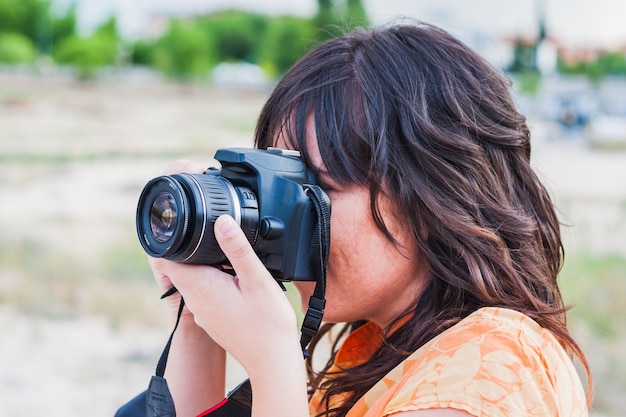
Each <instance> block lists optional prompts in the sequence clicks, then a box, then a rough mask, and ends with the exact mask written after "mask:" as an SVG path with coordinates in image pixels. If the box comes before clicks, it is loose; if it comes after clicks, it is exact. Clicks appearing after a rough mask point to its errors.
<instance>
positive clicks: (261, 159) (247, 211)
mask: <svg viewBox="0 0 626 417" xmlns="http://www.w3.org/2000/svg"><path fill="white" fill-rule="evenodd" d="M215 159H216V160H217V161H219V162H220V164H221V168H209V169H207V170H206V172H205V173H204V174H185V173H182V174H174V175H165V176H160V177H156V178H154V179H152V180H150V181H149V182H148V183H147V184H146V186H145V187H144V189H143V191H142V193H141V196H140V198H139V203H138V205H137V217H136V226H137V234H138V237H139V241H140V242H141V245H142V246H143V249H144V250H145V251H146V252H147V253H148V254H149V255H150V256H152V257H161V258H165V259H169V260H172V261H176V262H182V263H189V264H204V265H214V266H217V267H220V268H222V269H228V268H229V267H230V265H229V262H228V259H227V258H226V256H225V255H224V253H223V252H222V250H221V249H220V247H219V245H218V243H217V241H216V240H215V235H214V232H213V225H214V223H215V220H216V219H217V218H218V217H219V216H220V215H222V214H229V215H230V216H232V217H233V218H234V219H235V221H236V222H237V223H238V224H239V226H240V227H241V229H242V230H243V231H244V232H245V234H246V236H247V238H248V241H249V242H250V245H252V248H253V249H254V251H255V253H256V254H257V255H258V256H259V258H260V259H261V261H262V262H263V264H264V265H265V267H266V268H267V269H268V270H269V271H270V273H271V274H272V276H273V277H274V278H275V279H277V280H278V281H315V279H316V278H315V274H314V271H315V265H314V262H315V261H316V260H315V259H314V258H315V253H316V248H319V245H320V242H319V237H318V236H319V233H318V230H319V229H318V228H319V227H320V226H319V225H318V217H317V214H316V210H315V207H314V205H313V202H312V201H311V198H310V196H309V194H308V193H307V188H308V187H310V186H311V185H314V184H315V183H316V182H315V175H314V173H313V172H312V171H311V170H308V169H307V168H306V166H305V164H304V163H303V161H302V160H301V159H300V154H299V152H297V151H290V150H283V149H278V148H268V149H267V150H262V149H252V148H224V149H219V150H218V151H217V152H216V153H215ZM322 194H323V197H324V199H325V202H326V203H327V204H328V206H329V207H330V202H329V199H328V196H327V195H326V194H325V193H322ZM317 252H319V250H318V251H317Z"/></svg>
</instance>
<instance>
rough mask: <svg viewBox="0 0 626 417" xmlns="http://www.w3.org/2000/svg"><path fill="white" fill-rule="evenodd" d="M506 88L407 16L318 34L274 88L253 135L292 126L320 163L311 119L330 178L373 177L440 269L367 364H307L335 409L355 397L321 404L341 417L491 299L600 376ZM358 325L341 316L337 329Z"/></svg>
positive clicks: (471, 56)
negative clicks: (569, 300)
mask: <svg viewBox="0 0 626 417" xmlns="http://www.w3.org/2000/svg"><path fill="white" fill-rule="evenodd" d="M509 88H510V82H509V80H508V79H507V78H506V77H505V76H503V75H502V74H501V73H499V72H498V71H497V70H495V69H494V68H493V67H492V66H491V65H489V64H488V63H487V62H486V61H485V60H484V59H482V58H481V57H480V56H479V55H477V54H476V53H475V52H473V51H472V50H471V49H470V48H468V47H467V46H466V45H464V44H463V43H462V42H460V41H459V40H457V39H456V38H454V37H453V36H451V35H450V34H448V33H447V32H445V31H444V30H442V29H439V28H437V27H434V26H431V25H427V24H422V23H415V22H410V23H406V22H400V23H395V24H389V25H386V26H382V27H379V28H376V29H373V30H369V31H365V30H362V29H357V30H356V31H354V32H353V33H350V34H347V35H345V36H343V37H340V38H336V39H331V40H329V41H326V42H325V43H323V44H320V45H318V46H317V47H315V48H313V49H312V50H311V51H310V52H309V53H308V54H307V55H306V56H304V57H303V58H302V59H301V60H300V61H298V62H297V63H296V64H295V65H294V66H293V67H292V68H291V69H290V70H289V71H288V72H287V73H286V74H285V76H284V77H283V78H282V80H281V81H280V82H279V83H278V85H277V86H276V88H275V89H274V91H273V93H272V94H271V96H270V97H269V99H268V101H267V103H266V104H265V106H264V108H263V110H262V112H261V115H260V118H259V121H258V124H257V129H256V134H255V142H256V146H257V147H259V148H266V147H268V146H274V144H275V141H276V138H277V137H278V136H279V135H283V137H286V138H287V140H288V141H289V142H290V143H291V145H292V146H293V147H294V148H295V149H298V150H300V152H301V154H302V156H303V159H304V160H305V162H306V163H307V164H308V165H309V166H311V162H310V156H309V150H308V149H307V143H306V129H307V122H308V121H309V120H311V119H310V118H311V117H312V120H313V121H314V123H315V129H316V135H317V144H318V146H319V150H320V153H321V156H322V159H323V163H324V165H325V168H326V170H327V171H328V173H329V174H330V176H331V177H332V178H333V180H334V181H336V182H337V183H341V184H358V185H364V186H367V187H369V191H370V207H371V211H372V215H373V217H374V219H375V221H376V224H377V226H378V227H379V228H380V230H381V231H383V232H384V233H385V234H386V236H387V238H388V239H390V240H391V241H392V242H394V239H393V236H392V235H391V234H390V233H389V230H388V229H387V227H386V225H385V223H384V221H383V219H382V217H381V215H380V210H379V206H378V202H379V200H380V199H379V197H380V196H381V195H383V194H384V195H385V197H387V198H388V199H389V200H390V201H392V202H394V203H395V210H396V213H397V216H398V218H399V219H400V221H401V222H402V224H403V226H404V227H405V228H406V229H407V230H408V231H410V233H412V237H413V239H414V241H415V244H416V245H417V247H418V248H419V251H420V253H421V258H422V260H423V262H425V263H426V265H427V268H428V270H429V275H430V281H429V283H428V284H427V287H426V289H425V291H424V292H423V294H422V295H421V296H420V298H419V300H415V303H414V304H413V305H412V306H411V309H410V311H406V312H405V314H404V315H403V316H401V317H398V318H397V320H396V321H395V322H394V323H391V325H390V326H389V328H388V329H385V330H386V338H385V343H383V345H382V346H381V347H380V348H379V349H378V350H377V351H376V352H375V353H374V355H373V356H372V357H371V359H370V360H369V361H367V362H366V363H364V364H362V365H358V366H355V367H353V368H350V369H346V370H342V372H341V373H338V374H335V375H328V373H327V372H326V371H327V370H328V368H329V366H330V364H331V362H332V358H331V360H330V361H329V362H328V364H327V366H326V367H325V369H324V370H322V371H321V372H314V371H313V369H312V367H311V366H310V364H309V377H310V381H311V384H312V387H313V389H318V388H322V389H323V390H324V391H325V394H324V399H325V404H326V405H327V406H328V404H330V402H329V401H330V399H331V397H333V396H335V395H342V396H345V398H346V400H345V401H344V402H343V403H342V404H340V405H339V406H337V407H335V408H331V409H327V410H324V411H323V412H322V413H321V414H320V415H326V416H334V417H335V416H344V415H345V414H346V413H347V412H348V410H349V409H350V408H351V407H352V406H353V405H354V404H355V402H356V401H357V400H358V399H359V398H360V397H361V396H362V395H364V394H365V393H366V392H367V391H368V390H369V389H370V388H371V387H372V386H373V385H374V384H375V383H376V382H377V381H378V380H380V379H381V378H382V377H383V376H384V375H385V374H386V373H387V372H389V371H390V370H391V369H393V368H394V367H395V366H396V365H397V364H399V363H400V362H401V361H402V360H403V359H404V358H406V357H407V356H408V355H409V354H410V353H412V352H414V351H415V350H417V349H418V348H419V347H420V346H422V345H424V344H425V343H426V342H428V341H429V340H431V339H432V338H433V337H435V336H436V335H438V334H439V333H441V332H442V331H444V330H445V329H448V328H449V327H451V326H452V325H454V324H455V323H458V322H459V321H460V320H462V319H463V318H464V317H466V316H467V315H469V314H470V313H472V312H474V311H476V310H478V309H479V308H481V307H487V306H491V307H505V308H509V309H514V310H517V311H519V312H521V313H523V314H525V315H527V316H529V317H531V318H532V319H534V320H535V321H536V322H537V323H539V324H540V325H541V326H543V327H544V328H546V329H549V330H550V331H551V332H552V333H553V334H554V335H555V336H556V338H557V339H558V340H559V341H560V343H561V344H562V345H563V346H564V347H565V349H566V350H567V351H568V352H570V354H573V355H574V356H576V357H577V358H578V359H579V360H580V361H581V363H582V364H583V366H584V367H585V370H586V372H587V375H588V376H589V367H588V364H587V361H586V359H585V356H584V353H583V352H582V350H581V348H580V346H579V345H578V344H577V343H576V341H575V340H574V339H573V338H572V337H571V335H570V333H569V332H568V329H567V326H566V317H565V311H566V310H567V308H566V307H565V306H564V304H563V300H562V297H561V294H560V291H559V288H558V285H557V274H558V273H559V271H560V269H561V267H562V263H563V255H564V253H563V246H562V242H561V236H560V224H559V220H558V218H557V215H556V212H555V209H554V207H553V204H552V201H551V199H550V196H549V195H548V192H547V191H546V189H545V188H544V186H543V185H542V184H541V183H540V181H539V179H538V178H537V176H536V174H535V172H534V171H533V169H532V168H531V164H530V145H531V144H530V133H529V129H528V126H527V124H526V119H525V117H524V116H523V115H521V114H520V113H519V112H518V110H517V109H516V106H515V104H514V101H513V99H512V97H511V94H510V91H509ZM381 279H384V277H381ZM401 320H402V321H401ZM359 324H360V323H348V324H341V326H344V328H343V331H340V332H339V333H338V334H339V335H341V334H345V332H347V331H349V330H351V329H353V328H355V326H358V325H359ZM328 328H329V325H327V326H325V329H324V331H323V332H321V333H320V335H319V337H321V335H323V334H324V333H325V332H326V331H327V330H328ZM392 328H393V329H394V331H393V332H391V331H390V329H392ZM318 340H319V338H318ZM336 340H339V337H337V339H336ZM314 347H315V343H313V350H314ZM336 349H337V343H336V342H335V344H334V346H333V351H334V352H336ZM590 379H591V378H589V377H588V381H590ZM588 385H589V395H591V394H590V391H591V383H590V382H588Z"/></svg>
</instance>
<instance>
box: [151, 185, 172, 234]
mask: <svg viewBox="0 0 626 417" xmlns="http://www.w3.org/2000/svg"><path fill="white" fill-rule="evenodd" d="M177 213H178V207H177V206H176V200H175V199H174V196H173V195H172V194H170V193H168V192H161V193H159V194H158V195H157V196H156V198H155V199H154V202H153V203H152V208H151V210H150V227H151V228H152V236H153V237H154V239H155V240H156V241H157V242H159V243H165V242H167V241H168V240H169V239H170V238H171V237H172V235H173V234H174V230H176V225H177V223H178V214H177Z"/></svg>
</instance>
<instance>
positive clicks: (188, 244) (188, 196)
mask: <svg viewBox="0 0 626 417" xmlns="http://www.w3.org/2000/svg"><path fill="white" fill-rule="evenodd" d="M222 214H229V215H230V216H232V217H233V218H234V219H235V221H237V223H238V224H239V225H240V226H241V228H242V229H243V230H244V232H245V233H246V236H247V237H248V240H249V241H250V243H251V244H254V242H255V241H256V238H257V231H258V223H259V213H258V202H257V201H256V196H255V194H254V193H253V192H252V191H251V190H250V189H248V188H246V187H238V186H235V185H233V184H232V183H231V182H230V181H228V180H227V179H226V178H224V177H222V176H220V175H217V174H216V173H212V174H175V175H171V176H161V177H157V178H155V179H153V180H151V181H149V182H148V184H146V186H145V187H144V189H143V191H142V193H141V196H140V198H139V203H138V205H137V221H136V224H137V234H138V236H139V241H140V242H141V245H142V246H143V248H144V250H145V251H146V252H147V253H148V254H149V255H151V256H153V257H161V258H165V259H169V260H173V261H177V262H184V263H193V264H205V265H220V264H225V263H226V262H227V259H226V257H225V256H224V253H223V252H222V250H221V249H220V247H219V245H218V243H217V241H216V240H215V235H214V233H213V224H214V223H215V220H216V219H217V218H218V217H219V216H220V215H222Z"/></svg>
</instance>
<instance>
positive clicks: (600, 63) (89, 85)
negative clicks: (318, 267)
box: [0, 0, 626, 417]
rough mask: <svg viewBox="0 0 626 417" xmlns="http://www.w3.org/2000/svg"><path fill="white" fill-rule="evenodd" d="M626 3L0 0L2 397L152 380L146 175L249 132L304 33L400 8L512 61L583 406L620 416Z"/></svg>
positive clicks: (493, 58) (160, 334)
mask: <svg viewBox="0 0 626 417" xmlns="http://www.w3.org/2000/svg"><path fill="white" fill-rule="evenodd" d="M624 16H626V3H624V2H622V1H621V0H595V1H593V2H589V1H586V0H516V1H512V0H511V1H509V0H505V1H502V0H420V1H409V0H360V1H359V0H317V1H316V0H306V1H305V0H299V1H294V2H285V1H281V0H264V1H262V2H259V1H254V0H247V1H245V0H241V1H234V0H232V1H218V0H178V1H175V2H173V1H165V0H141V1H139V0H136V1H132V2H130V1H124V0H97V1H96V0H73V1H72V0H0V325H1V326H2V329H3V332H2V336H1V339H0V393H1V394H0V415H1V416H5V417H18V416H27V415H32V414H33V413H37V412H41V411H45V413H46V414H47V415H50V416H53V417H56V416H65V417H68V416H69V417H71V416H78V415H84V414H86V413H89V414H90V415H92V416H111V415H112V414H113V413H114V411H115V409H116V408H117V407H118V406H119V405H120V404H122V403H123V402H125V401H127V400H128V399H130V398H131V397H133V396H134V395H135V394H137V393H138V392H140V391H142V390H144V389H145V388H146V386H147V384H148V381H149V378H150V376H151V375H152V373H153V372H154V367H155V365H156V361H157V359H158V355H159V354H160V351H161V349H162V347H163V345H164V343H165V341H166V338H167V336H168V335H167V332H166V328H165V325H166V317H165V314H164V313H165V312H164V308H163V306H162V305H161V302H160V301H159V299H158V297H159V294H158V292H157V290H156V288H155V285H154V284H153V280H152V277H151V274H150V271H149V269H148V267H147V264H146V260H145V255H144V253H143V251H142V249H141V247H140V245H139V244H138V242H137V238H136V236H135V226H134V216H135V205H136V202H137V198H138V196H139V193H140V191H141V189H142V188H143V185H144V184H145V183H146V182H147V181H148V180H149V179H151V178H152V177H154V176H156V175H159V174H160V173H161V172H162V170H163V168H164V167H165V166H166V165H167V163H169V162H170V161H172V160H174V159H179V158H190V159H193V160H196V161H198V162H202V163H205V164H206V165H207V166H208V165H213V164H214V161H213V159H212V156H213V154H214V152H215V150H216V149H217V148H219V147H225V146H251V145H252V133H253V130H254V125H255V122H256V117H257V115H258V112H259V111H260V108H261V106H262V104H263V102H264V100H265V99H266V97H267V95H268V94H269V91H270V90H271V88H272V86H273V85H274V84H275V82H276V81H277V79H279V77H280V76H281V74H283V73H284V71H285V70H286V69H287V68H289V66H290V65H292V64H293V63H294V62H295V61H296V60H297V59H298V58H299V57H300V56H301V55H303V54H304V52H305V51H306V50H307V49H308V48H310V47H311V46H313V45H315V44H316V43H318V42H320V41H322V40H324V39H327V38H329V37H332V36H336V35H337V34H339V33H341V32H343V31H347V30H350V29H352V28H353V27H355V26H368V25H372V24H379V23H384V22H386V21H388V20H390V19H392V18H398V17H407V18H415V19H419V20H423V21H427V22H430V23H435V24H438V25H440V26H442V27H444V28H445V29H447V30H449V31H451V32H452V33H454V34H455V35H457V36H458V37H460V38H461V39H463V40H464V41H465V42H466V43H468V44H469V45H470V46H472V47H473V48H474V49H476V50H477V51H478V52H480V53H481V54H482V55H483V56H485V57H486V58H487V59H488V60H489V61H490V62H491V63H492V64H493V65H494V66H496V67H497V68H498V69H500V70H501V71H503V72H505V73H506V74H507V75H508V76H509V77H510V78H511V80H512V88H513V91H514V94H515V97H516V100H517V102H518V104H519V106H520V108H521V109H522V110H523V112H524V113H525V114H526V115H527V116H528V120H529V125H530V127H531V129H532V132H533V152H534V154H533V163H534V164H535V166H536V168H537V170H538V172H539V173H540V175H541V176H542V178H543V179H544V181H545V183H546V185H547V187H548V189H549V190H550V192H551V193H552V195H553V197H554V199H555V201H556V203H557V206H558V208H559V211H560V213H561V216H562V220H563V223H564V229H563V233H564V236H565V243H566V247H565V249H566V263H565V267H564V270H563V272H562V275H561V285H562V288H563V293H564V296H565V298H566V301H567V302H568V303H571V304H572V305H573V309H572V310H571V314H570V326H571V329H572V331H573V333H574V335H575V336H576V338H577V339H578V340H579V341H580V342H581V344H582V345H583V347H584V349H585V351H586V352H587V354H588V356H589V359H590V362H591V367H592V371H593V375H594V382H595V386H596V397H595V398H596V399H595V403H594V407H593V412H592V415H594V416H623V415H626V399H625V396H624V393H626V357H625V356H624V353H623V352H625V351H626V320H625V319H626V285H624V284H625V280H626V180H625V179H626V25H624V24H623V17H624ZM227 319H228V318H227V317H225V320H227ZM242 378H243V376H242V373H241V370H240V369H239V368H238V367H237V364H235V363H233V364H232V368H231V374H230V376H229V385H230V386H231V387H232V386H234V384H236V383H237V382H239V381H240V380H241V379H242Z"/></svg>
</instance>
